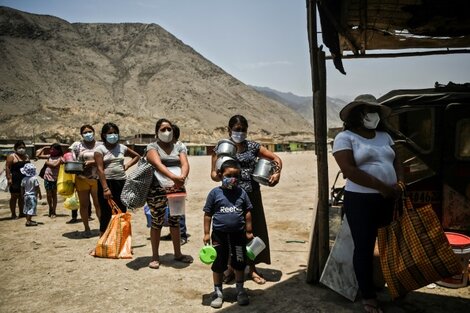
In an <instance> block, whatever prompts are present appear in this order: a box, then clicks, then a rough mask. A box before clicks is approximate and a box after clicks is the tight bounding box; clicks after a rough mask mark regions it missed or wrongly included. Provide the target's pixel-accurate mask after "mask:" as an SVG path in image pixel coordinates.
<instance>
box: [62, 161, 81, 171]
mask: <svg viewBox="0 0 470 313" xmlns="http://www.w3.org/2000/svg"><path fill="white" fill-rule="evenodd" d="M84 168H85V163H83V162H81V161H68V162H65V165H64V170H65V172H66V173H69V174H81V173H83V170H84Z"/></svg>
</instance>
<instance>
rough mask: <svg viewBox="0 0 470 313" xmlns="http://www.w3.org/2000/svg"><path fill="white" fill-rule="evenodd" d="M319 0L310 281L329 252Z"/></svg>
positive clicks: (312, 27) (313, 55)
mask: <svg viewBox="0 0 470 313" xmlns="http://www.w3.org/2000/svg"><path fill="white" fill-rule="evenodd" d="M316 24H317V21H316V0H307V29H308V39H309V49H310V65H311V68H312V70H311V72H312V92H313V99H314V103H313V117H314V123H315V126H314V127H315V153H316V155H317V177H318V203H317V211H316V214H315V216H314V220H313V221H312V231H311V233H310V250H309V257H308V265H307V282H310V283H317V282H318V281H319V279H320V275H321V272H322V271H323V268H324V266H325V263H326V259H327V258H328V254H329V220H328V190H329V188H328V155H327V153H328V150H327V143H326V135H327V130H326V69H325V53H324V52H323V51H321V50H320V49H319V48H318V40H317V27H316Z"/></svg>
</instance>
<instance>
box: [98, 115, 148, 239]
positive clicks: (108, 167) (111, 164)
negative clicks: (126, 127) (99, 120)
mask: <svg viewBox="0 0 470 313" xmlns="http://www.w3.org/2000/svg"><path fill="white" fill-rule="evenodd" d="M101 139H102V140H103V142H104V144H103V145H101V146H98V147H97V148H96V149H95V162H96V167H97V169H98V176H99V179H100V184H98V200H99V203H100V209H101V216H100V234H101V235H102V234H103V233H104V232H105V231H106V227H108V223H109V221H110V220H111V215H112V210H111V207H110V206H109V204H108V199H113V200H114V202H116V204H117V205H118V206H119V208H120V209H121V211H122V212H126V211H127V209H126V207H125V205H123V204H122V202H121V192H122V188H123V187H124V183H125V182H126V171H127V170H128V169H129V168H130V167H132V165H134V164H136V163H137V161H139V159H140V156H139V154H138V153H137V152H135V151H134V150H132V149H129V148H128V147H126V146H125V145H123V144H120V143H119V128H118V127H117V125H116V124H114V123H106V124H104V125H103V128H102V129H101ZM125 157H130V158H131V160H129V161H128V162H127V163H124V161H125V159H124V158H125Z"/></svg>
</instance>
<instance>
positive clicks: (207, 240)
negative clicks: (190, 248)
mask: <svg viewBox="0 0 470 313" xmlns="http://www.w3.org/2000/svg"><path fill="white" fill-rule="evenodd" d="M202 241H203V242H204V244H205V245H208V244H210V243H211V236H210V235H209V234H205V235H204V239H202Z"/></svg>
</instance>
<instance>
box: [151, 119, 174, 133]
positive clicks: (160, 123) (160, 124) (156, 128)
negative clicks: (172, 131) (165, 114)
mask: <svg viewBox="0 0 470 313" xmlns="http://www.w3.org/2000/svg"><path fill="white" fill-rule="evenodd" d="M163 123H168V124H170V126H171V127H172V128H173V124H172V123H171V122H170V121H169V120H167V119H166V118H161V119H159V120H158V121H157V124H155V134H158V130H159V129H160V126H162V124H163Z"/></svg>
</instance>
